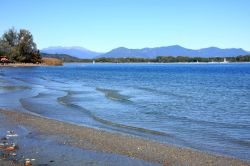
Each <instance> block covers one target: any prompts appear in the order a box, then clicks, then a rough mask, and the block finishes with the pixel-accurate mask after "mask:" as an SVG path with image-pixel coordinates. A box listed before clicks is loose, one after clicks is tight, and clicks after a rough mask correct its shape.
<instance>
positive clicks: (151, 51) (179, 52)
mask: <svg viewBox="0 0 250 166" xmlns="http://www.w3.org/2000/svg"><path fill="white" fill-rule="evenodd" d="M247 54H249V52H247V51H245V50H243V49H241V48H229V49H220V48H217V47H209V48H203V49H198V50H194V49H187V48H184V47H181V46H178V45H174V46H167V47H156V48H142V49H128V48H125V47H119V48H116V49H113V50H111V51H110V52H107V53H105V54H101V55H99V56H98V57H107V58H122V57H143V58H155V57H157V56H189V57H196V56H198V57H232V56H239V55H247Z"/></svg>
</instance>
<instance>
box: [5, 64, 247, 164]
mask: <svg viewBox="0 0 250 166" xmlns="http://www.w3.org/2000/svg"><path fill="white" fill-rule="evenodd" d="M0 108H8V109H14V110H16V111H24V112H27V111H28V112H31V113H34V114H39V115H41V116H45V117H50V118H53V119H58V120H62V121H67V122H71V123H75V124H78V125H84V126H90V127H93V128H100V129H103V130H108V131H112V132H120V133H126V134H130V135H133V136H138V137H143V138H146V139H152V140H156V141H159V142H163V143H170V144H175V145H179V146H184V147H190V148H194V149H198V150H202V151H208V152H212V153H217V154H223V155H229V156H234V157H237V158H241V159H246V160H250V64H66V65H65V66H62V67H26V68H0Z"/></svg>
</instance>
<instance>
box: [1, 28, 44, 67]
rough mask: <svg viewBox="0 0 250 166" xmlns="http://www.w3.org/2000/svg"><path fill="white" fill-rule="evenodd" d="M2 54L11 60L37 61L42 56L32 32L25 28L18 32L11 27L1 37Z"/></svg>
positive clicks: (39, 60)
mask: <svg viewBox="0 0 250 166" xmlns="http://www.w3.org/2000/svg"><path fill="white" fill-rule="evenodd" d="M0 55H5V56H7V57H8V58H9V60H10V61H11V62H24V63H37V62H39V63H40V62H41V56H40V53H39V50H38V49H37V47H36V44H35V43H34V41H33V36H32V34H31V33H30V32H29V31H28V30H25V29H20V31H19V32H17V31H16V30H15V29H14V28H11V29H9V30H8V31H7V32H5V33H4V34H3V35H2V37H1V38H0Z"/></svg>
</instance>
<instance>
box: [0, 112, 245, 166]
mask: <svg viewBox="0 0 250 166" xmlns="http://www.w3.org/2000/svg"><path fill="white" fill-rule="evenodd" d="M0 113H1V114H3V115H5V116H6V117H7V119H10V120H12V121H14V122H16V123H17V124H20V125H24V126H27V127H31V128H33V129H35V130H36V131H39V132H41V133H46V134H48V135H62V136H66V137H67V140H64V141H65V142H67V144H68V145H70V146H73V147H78V148H84V149H88V150H94V151H101V152H105V153H112V154H119V155H125V156H128V157H132V158H136V159H141V160H144V161H149V162H154V163H159V164H163V165H250V162H249V161H243V160H238V159H234V158H230V157H226V156H219V155H214V154H209V153H206V152H200V151H196V150H192V149H188V148H182V147H177V146H174V145H167V144H163V143H159V142H154V141H150V140H144V139H141V138H137V137H132V136H128V135H122V134H118V133H109V132H106V131H102V130H98V129H93V128H88V127H82V126H77V125H73V124H69V123H66V122H61V121H57V120H52V119H47V118H43V117H38V116H35V115H31V114H28V113H20V112H13V111H6V110H1V109H0ZM41 124H42V125H41Z"/></svg>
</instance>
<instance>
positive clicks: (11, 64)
mask: <svg viewBox="0 0 250 166" xmlns="http://www.w3.org/2000/svg"><path fill="white" fill-rule="evenodd" d="M35 66H48V65H47V64H45V63H39V64H34V63H8V64H0V67H35Z"/></svg>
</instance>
